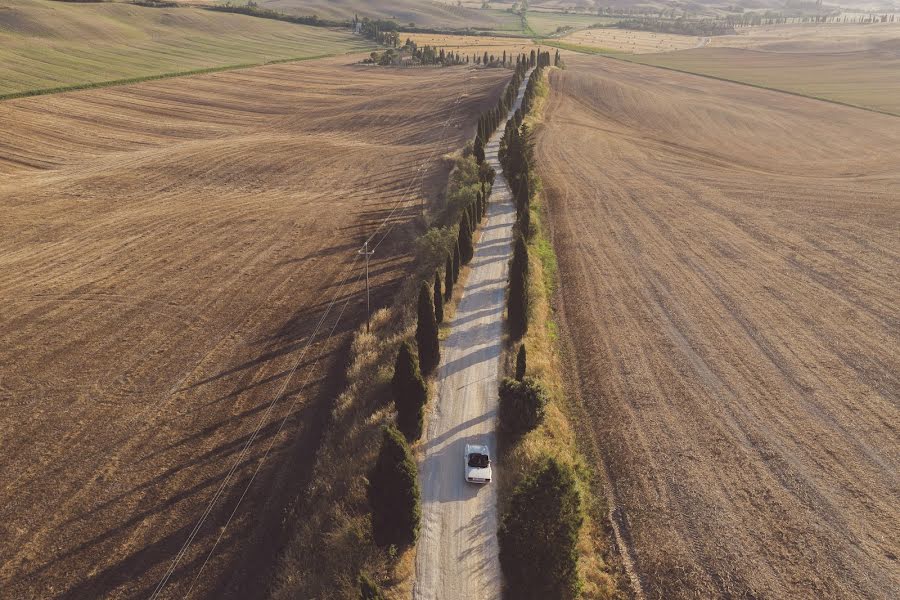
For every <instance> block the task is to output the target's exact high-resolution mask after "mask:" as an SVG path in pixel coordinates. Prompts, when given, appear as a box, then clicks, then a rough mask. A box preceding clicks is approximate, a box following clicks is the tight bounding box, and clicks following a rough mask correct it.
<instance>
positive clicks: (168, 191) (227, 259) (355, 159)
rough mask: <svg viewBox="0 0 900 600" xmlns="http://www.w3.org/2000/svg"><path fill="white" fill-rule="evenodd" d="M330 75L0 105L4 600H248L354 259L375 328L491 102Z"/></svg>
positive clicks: (331, 370) (294, 73) (431, 78)
mask: <svg viewBox="0 0 900 600" xmlns="http://www.w3.org/2000/svg"><path fill="white" fill-rule="evenodd" d="M346 62H347V61H346V60H343V61H338V60H336V59H335V60H330V61H324V62H316V63H304V64H285V65H272V66H267V67H261V68H257V69H249V70H243V71H230V72H227V73H219V74H215V75H206V76H200V77H191V78H180V79H170V80H164V81H157V82H151V83H145V84H140V85H134V86H128V87H116V88H107V89H102V90H94V91H86V92H74V93H68V94H57V95H52V96H44V97H39V98H29V99H21V100H11V101H7V102H3V103H0V414H2V419H0V447H2V449H3V451H2V452H0V596H2V597H3V598H42V599H44V598H126V597H127V598H147V597H149V596H150V595H151V594H152V593H153V591H154V589H156V588H157V585H158V584H159V582H161V581H163V580H164V577H165V576H166V573H167V570H168V569H169V567H170V566H171V565H173V564H174V565H175V568H174V569H173V570H172V571H171V577H170V578H169V579H168V581H167V584H168V585H167V586H165V588H164V589H163V594H162V596H161V597H167V598H184V597H186V596H189V595H192V597H216V598H219V597H239V598H253V597H258V596H259V595H261V594H262V593H264V591H265V589H266V583H267V581H266V576H267V573H268V571H267V567H268V566H269V565H271V564H273V563H274V553H275V552H277V550H278V545H279V541H280V539H279V531H280V529H281V527H280V525H281V524H280V519H281V515H282V512H281V511H282V510H283V508H284V505H285V501H286V499H287V498H290V497H292V495H294V494H295V493H296V492H297V490H299V489H300V488H301V487H302V486H303V485H304V482H305V477H306V473H307V467H308V466H309V465H308V463H309V459H308V456H311V455H312V450H313V449H314V447H315V443H316V439H317V435H318V429H319V424H320V421H321V418H320V417H321V416H322V415H323V414H325V412H324V410H323V409H326V408H327V407H328V400H329V399H331V398H333V397H334V395H335V388H336V386H337V385H338V384H339V377H338V373H339V372H340V368H341V367H342V366H343V363H342V357H343V356H344V349H345V346H346V344H347V340H348V338H349V332H350V331H352V330H353V329H355V328H356V327H357V326H358V325H359V324H360V323H361V322H362V320H363V319H364V311H365V298H364V295H363V294H362V290H363V289H364V288H363V284H362V282H361V280H360V279H359V276H360V275H361V274H362V269H361V264H360V262H359V261H358V260H356V259H357V254H356V252H357V250H358V248H359V246H360V245H361V243H362V241H363V239H365V238H366V237H367V236H369V235H371V234H376V235H375V238H374V240H375V242H379V241H380V240H382V239H384V242H383V243H382V244H381V245H379V246H378V248H377V250H376V253H375V255H374V256H373V264H372V267H371V274H372V285H373V303H374V305H375V306H376V307H377V306H378V305H379V304H380V303H384V302H385V301H386V300H387V299H388V297H389V295H390V293H391V292H392V290H393V289H394V288H395V286H396V285H397V284H398V282H399V281H400V280H401V279H402V278H403V277H404V275H405V273H406V271H405V269H406V266H407V264H408V255H407V253H406V249H407V242H408V240H409V238H410V233H411V231H412V230H414V229H416V228H417V227H418V226H420V223H419V221H420V217H421V214H422V210H423V208H424V206H423V205H424V203H426V202H429V201H431V200H434V199H435V198H436V197H437V191H438V189H439V187H440V186H442V185H443V183H442V182H443V181H444V176H445V175H446V168H447V166H446V164H445V161H442V160H441V158H440V157H441V155H442V154H443V153H445V152H447V151H449V150H452V149H456V148H459V147H460V146H461V145H462V144H463V142H464V140H465V139H466V138H468V137H469V136H471V135H472V133H473V130H474V119H475V118H476V115H477V114H478V112H479V111H480V110H481V109H482V108H483V107H487V106H492V105H493V102H494V101H495V100H496V97H497V96H498V94H499V92H500V89H501V87H502V86H503V85H504V84H505V82H506V79H507V78H508V72H507V71H502V70H499V69H489V70H484V71H476V70H471V71H470V70H467V69H464V68H462V67H459V68H451V69H409V70H402V71H391V70H384V69H371V68H363V67H357V66H348V65H345V64H344V63H346ZM457 100H459V102H458V104H457ZM382 223H383V224H384V227H382V228H381V229H380V230H379V229H378V227H379V225H380V224H382ZM388 233H389V235H387V237H384V236H385V235H386V234H388ZM347 276H348V277H349V279H348V280H347V283H346V285H342V284H343V282H344V281H345V277H347ZM332 302H333V304H332ZM329 307H331V309H332V310H331V311H330V312H327V313H326V310H327V309H328V308H329ZM341 311H342V312H341ZM341 314H342V318H341V319H340V320H339V321H338V320H337V317H338V316H339V315H341ZM323 315H326V317H325V318H324V321H322V325H321V327H319V328H318V329H317V323H318V322H319V320H320V318H323ZM314 333H317V335H315V336H313V334H314ZM332 334H333V335H332ZM293 369H296V370H295V371H294V370H293ZM251 441H252V444H251V443H250V442H251ZM269 448H271V452H269V454H268V457H267V459H266V460H265V462H264V463H263V462H261V459H262V458H263V457H264V455H265V454H266V453H267V452H268V450H267V449H269ZM229 474H231V475H230V478H229ZM253 477H255V479H254V480H253V484H252V486H249V488H248V487H247V486H248V484H249V483H250V481H251V478H253ZM245 489H249V491H248V493H247V495H246V496H244V497H243V502H242V503H241V504H240V507H239V509H238V510H237V511H236V512H234V513H232V510H233V509H234V508H235V506H236V503H237V500H238V499H239V498H241V497H242V494H243V493H244V491H245ZM208 508H209V512H208V514H206V513H205V511H207V509H208ZM205 514H206V517H205V519H203V517H204V515H205ZM226 525H227V528H226ZM195 526H198V527H197V528H196V530H195V529H194V528H195ZM188 541H190V543H189V544H186V542H188ZM216 543H217V545H215V546H214V544H216ZM181 550H184V553H183V554H179V552H180V551H181ZM176 559H177V562H176ZM207 560H208V562H206V561H207ZM191 591H192V594H191Z"/></svg>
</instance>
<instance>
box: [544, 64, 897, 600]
mask: <svg viewBox="0 0 900 600" xmlns="http://www.w3.org/2000/svg"><path fill="white" fill-rule="evenodd" d="M567 63H568V69H567V70H565V71H559V70H554V71H553V72H552V74H551V84H552V92H551V98H550V103H549V106H548V110H547V121H546V125H544V126H543V128H542V129H541V130H540V131H539V136H538V144H537V154H538V157H539V165H540V166H539V168H540V171H541V174H542V176H543V180H544V184H545V188H546V191H547V194H548V201H549V206H550V210H551V214H552V219H551V223H552V232H553V236H554V244H555V246H556V249H557V252H558V257H559V272H560V280H561V287H560V307H559V308H560V314H561V317H562V322H563V331H564V339H565V340H566V341H567V343H568V344H569V345H570V352H571V354H572V358H573V361H572V362H573V364H574V365H575V368H576V369H577V376H578V378H577V380H578V382H579V383H578V385H576V386H573V391H574V392H578V395H579V396H580V399H581V406H582V407H583V411H582V416H583V418H584V424H585V426H586V427H585V429H587V430H588V431H589V432H590V433H591V436H592V437H593V442H594V443H595V444H596V446H597V447H599V448H600V449H601V454H602V462H603V464H604V465H605V468H606V471H607V473H608V476H609V480H610V482H611V492H612V498H613V499H614V501H615V503H616V505H617V507H618V509H619V510H618V511H617V512H616V513H615V514H616V517H617V518H620V519H621V521H622V524H623V525H624V535H625V540H626V542H627V545H628V547H629V550H630V553H631V554H632V556H633V558H634V559H635V563H636V565H637V571H638V573H639V575H640V577H641V581H642V582H643V586H644V588H645V591H646V592H647V596H648V597H651V598H663V597H664V598H709V597H740V598H743V597H754V598H810V599H813V598H815V599H821V598H884V599H887V598H891V597H895V594H896V590H897V589H900V565H898V557H900V509H898V507H900V476H898V474H900V412H898V401H900V293H898V290H900V164H898V163H897V160H896V157H897V156H900V119H898V118H895V117H890V116H886V115H879V114H875V113H871V112H866V111H862V110H858V109H852V108H848V107H842V106H837V105H832V104H828V103H824V102H818V101H815V100H811V99H805V98H800V97H795V96H790V95H785V94H781V93H776V92H769V91H765V90H758V89H752V88H747V87H745V86H740V85H735V84H730V83H726V82H720V81H714V80H709V79H704V78H700V77H695V76H692V75H687V74H681V73H673V72H668V71H662V70H658V69H650V68H647V67H643V66H640V65H634V64H629V63H623V62H620V61H613V60H609V59H602V58H589V57H569V58H567Z"/></svg>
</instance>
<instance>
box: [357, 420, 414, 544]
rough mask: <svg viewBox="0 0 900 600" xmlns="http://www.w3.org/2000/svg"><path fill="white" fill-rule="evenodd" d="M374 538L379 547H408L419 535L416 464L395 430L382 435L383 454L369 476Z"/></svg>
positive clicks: (379, 455) (407, 445) (384, 431)
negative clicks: (392, 545)
mask: <svg viewBox="0 0 900 600" xmlns="http://www.w3.org/2000/svg"><path fill="white" fill-rule="evenodd" d="M368 496H369V505H370V506H371V507H372V534H373V537H374V538H375V543H376V544H378V545H379V546H382V547H384V546H390V545H391V544H394V545H396V546H400V547H405V546H409V545H411V544H413V543H414V542H415V541H416V538H417V537H418V535H419V525H420V522H421V520H422V507H421V505H420V502H421V500H420V495H419V477H418V472H417V469H416V461H415V460H413V456H412V453H411V452H410V450H409V444H407V443H406V440H405V439H404V438H403V435H402V434H401V433H400V432H399V431H398V430H397V428H396V427H385V428H384V429H383V431H382V440H381V451H380V452H379V453H378V459H377V460H376V461H375V467H374V468H373V469H372V471H371V473H370V474H369V489H368Z"/></svg>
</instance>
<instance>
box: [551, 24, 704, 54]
mask: <svg viewBox="0 0 900 600" xmlns="http://www.w3.org/2000/svg"><path fill="white" fill-rule="evenodd" d="M563 41H564V42H565V43H567V44H575V45H577V46H583V47H585V48H592V49H596V50H604V51H609V52H624V53H626V54H649V53H657V52H671V51H673V50H685V49H687V48H696V47H697V46H700V45H701V44H703V38H699V37H697V36H693V35H677V34H674V33H656V32H653V31H632V30H630V29H617V28H609V29H585V30H582V31H576V32H575V33H573V34H570V35H567V36H566V37H565V38H563Z"/></svg>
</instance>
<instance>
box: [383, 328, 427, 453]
mask: <svg viewBox="0 0 900 600" xmlns="http://www.w3.org/2000/svg"><path fill="white" fill-rule="evenodd" d="M391 389H392V391H393V392H394V406H396V407H397V427H398V428H399V429H400V431H401V432H403V435H405V436H406V439H408V440H409V441H411V442H414V441H416V440H417V439H419V438H420V437H422V425H423V424H424V422H425V405H426V404H427V403H428V386H427V385H425V380H424V379H422V373H421V372H420V371H419V363H418V361H417V360H416V356H415V354H413V351H412V347H411V346H410V344H409V342H403V343H402V344H400V350H399V351H398V352H397V361H396V362H395V363H394V377H393V379H391Z"/></svg>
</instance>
